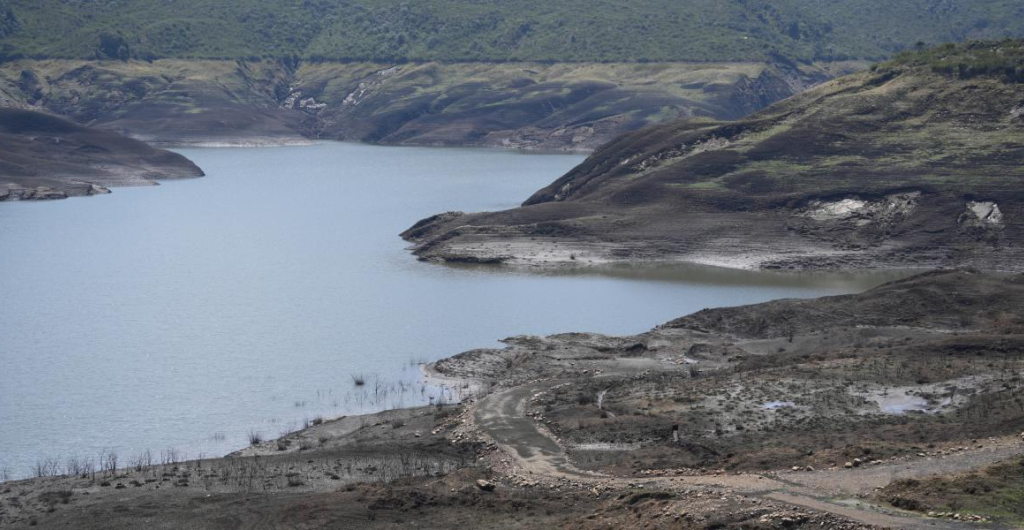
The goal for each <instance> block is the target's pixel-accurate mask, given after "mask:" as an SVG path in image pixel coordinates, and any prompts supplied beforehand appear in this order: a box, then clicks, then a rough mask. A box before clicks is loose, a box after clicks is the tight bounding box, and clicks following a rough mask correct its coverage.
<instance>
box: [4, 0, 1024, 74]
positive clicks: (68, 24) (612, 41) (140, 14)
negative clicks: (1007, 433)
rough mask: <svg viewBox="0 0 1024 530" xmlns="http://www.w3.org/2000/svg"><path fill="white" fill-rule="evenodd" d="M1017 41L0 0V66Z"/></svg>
mask: <svg viewBox="0 0 1024 530" xmlns="http://www.w3.org/2000/svg"><path fill="white" fill-rule="evenodd" d="M1021 34H1024V6H1022V5H1021V4H1020V3H1019V2H1015V1H1012V0H973V1H971V2H953V1H950V0H901V1H899V2H892V1H889V0H830V1H828V2H823V1H821V0H688V1H685V2H680V1H677V0H631V1H629V2H624V1H622V0H618V1H613V0H558V1H556V2H551V1H540V0H503V1H502V2H483V1H479V0H430V1H420V2H408V1H401V0H359V1H354V0H302V1H298V0H284V1H274V2H272V1H270V0H237V1H233V2H219V1H215V0H122V1H116V0H90V1H82V0H74V1H72V0H0V60H2V59H3V58H4V57H7V58H11V57H19V56H26V57H32V58H77V59H86V58H111V59H125V58H127V57H134V58H141V59H152V58H231V59H235V58H252V57H273V58H281V57H298V58H303V59H310V60H343V61H384V62H401V61H432V60H437V61H449V62H470V61H488V62H490V61H501V62H504V61H555V62H566V61H572V62H595V61H596V62H602V61H751V60H764V59H769V58H773V57H778V56H782V57H787V58H792V59H797V60H802V61H812V60H845V59H851V58H856V59H878V58H882V57H887V56H890V55H892V54H893V53H895V52H898V51H900V50H903V49H906V48H908V47H910V46H913V45H914V43H916V42H918V41H924V42H931V43H935V42H945V41H960V40H965V39H970V38H1000V37H1006V36H1014V35H1021ZM55 36H59V38H55Z"/></svg>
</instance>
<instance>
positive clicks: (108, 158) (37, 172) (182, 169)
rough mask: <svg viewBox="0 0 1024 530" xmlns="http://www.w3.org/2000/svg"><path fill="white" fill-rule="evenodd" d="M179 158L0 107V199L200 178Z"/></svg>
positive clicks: (137, 143) (119, 137) (46, 117)
mask: <svg viewBox="0 0 1024 530" xmlns="http://www.w3.org/2000/svg"><path fill="white" fill-rule="evenodd" d="M202 175H203V172H202V171H201V170H200V169H199V168H198V167H196V165H195V164H193V163H192V162H191V161H189V160H188V159H187V158H185V157H184V156H181V155H179V154H177V153H172V152H170V151H165V150H163V149H156V148H153V147H151V146H149V145H147V144H145V143H143V142H140V141H138V140H133V139H131V138H128V137H126V136H122V135H119V134H116V133H112V132H109V131H102V130H97V129H90V128H87V127H82V126H80V125H77V124H74V123H72V122H70V121H67V120H64V119H61V118H57V117H54V116H50V115H47V114H42V113H39V112H33V111H27V110H20V109H11V108H0V200H5V199H7V200H17V199H56V198H65V197H68V196H73V195H92V194H96V193H106V192H107V190H106V188H107V187H109V186H133V185H144V184H152V183H153V180H155V179H169V178H185V177H200V176H202Z"/></svg>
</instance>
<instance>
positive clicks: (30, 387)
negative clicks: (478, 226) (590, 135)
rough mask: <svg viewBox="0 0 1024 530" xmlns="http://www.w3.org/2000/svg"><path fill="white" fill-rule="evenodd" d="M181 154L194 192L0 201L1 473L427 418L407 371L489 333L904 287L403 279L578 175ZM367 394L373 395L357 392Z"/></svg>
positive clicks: (619, 278) (434, 160) (518, 276)
mask: <svg viewBox="0 0 1024 530" xmlns="http://www.w3.org/2000/svg"><path fill="white" fill-rule="evenodd" d="M180 152H182V153H184V154H185V155H186V156H188V157H190V158H192V159H193V160H194V161H195V162H196V163H197V164H199V165H200V166H201V167H202V168H203V169H204V170H205V171H206V173H207V174H208V177H206V178H203V179H197V180H188V181H176V182H167V183H164V184H163V185H161V186H159V187H146V188H129V189H126V188H119V189H115V190H114V194H113V195H110V196H104V197H96V198H89V199H72V200H67V201H59V202H52V203H11V204H3V205H0V248H3V250H2V251H0V292H2V293H3V296H4V298H3V302H2V303H0V329H2V330H3V332H4V338H3V341H2V343H0V365H2V366H3V369H2V370H0V448H2V450H0V469H2V468H8V469H9V470H10V471H11V472H12V474H13V475H14V476H25V475H27V474H29V473H30V470H31V468H32V466H33V465H34V464H35V462H36V461H37V460H38V459H40V458H43V457H53V458H58V459H61V460H63V459H65V458H67V457H69V456H72V455H85V456H93V457H95V456H96V455H97V454H98V453H99V452H100V451H105V450H112V451H116V452H118V453H119V454H121V455H122V458H127V457H128V456H129V455H131V454H134V453H139V452H142V451H146V450H149V451H151V452H152V453H153V454H159V452H160V451H163V450H169V449H174V450H176V451H180V452H182V453H186V454H188V455H189V456H191V457H196V456H198V455H200V454H204V455H206V456H219V455H222V454H225V453H227V452H230V451H232V450H234V449H237V448H240V447H242V446H244V445H246V443H247V442H246V437H247V433H249V432H250V431H258V432H260V433H261V434H263V435H264V436H265V437H276V436H278V435H279V434H280V433H282V432H285V431H288V430H291V429H294V428H297V427H300V426H301V423H302V422H303V421H304V420H306V419H310V418H313V417H316V416H318V415H322V416H325V417H336V416H341V415H350V414H359V413H364V412H371V411H374V410H379V409H381V408H391V407H400V406H412V405H418V404H421V403H426V402H427V400H428V399H429V397H430V395H431V390H430V389H426V388H423V386H422V385H421V384H420V383H418V377H419V370H418V368H417V366H416V365H417V363H419V362H429V361H433V360H437V359H439V358H443V357H446V356H450V355H454V354H456V353H459V352H461V351H464V350H467V349H472V348H479V347H496V346H500V344H498V343H497V342H496V341H497V340H498V339H501V338H504V337H507V336H511V335H519V334H551V333H559V332H569V331H595V332H602V333H608V334H628V333H639V332H642V331H645V330H647V329H649V328H651V327H653V326H655V325H658V324H660V323H662V322H665V321H667V320H670V319H672V318H675V317H679V316H682V315H685V314H687V313H691V312H694V311H698V310H700V309H703V308H707V307H718V306H730V305H739V304H748V303H756V302H761V301H767V300H771V299H776V298H784V297H816V296H823V295H831V294H840V293H849V292H857V291H862V290H864V289H867V288H869V287H872V286H874V285H877V284H880V283H882V282H884V281H887V280H889V279H894V278H897V277H901V276H903V275H904V274H902V273H897V272H889V273H836V274H831V273H830V274H825V273H809V274H777V273H761V272H747V271H732V270H719V269H711V268H704V267H682V266H680V267H669V266H658V267H621V266H619V267H614V268H609V269H605V270H571V271H557V272H538V271H523V270H509V269H503V268H494V267H464V266H460V267H448V266H441V265H435V264H427V263H420V262H417V261H416V260H415V258H414V257H412V256H411V255H410V254H409V253H408V252H407V251H406V246H407V245H406V243H405V242H404V241H402V240H401V239H400V238H399V237H398V236H397V234H398V233H399V232H401V231H402V230H404V229H405V228H408V227H409V226H410V225H412V224H413V223H414V222H416V221H417V220H419V219H421V218H423V217H426V216H428V215H432V214H435V213H439V212H443V211H447V210H465V211H479V210H497V209H503V208H509V207H513V206H515V205H516V204H517V203H518V202H519V201H521V200H523V199H525V198H526V197H528V196H529V195H530V194H531V193H533V192H534V191H535V190H537V189H539V188H540V187H542V186H544V185H546V184H548V183H550V182H551V181H552V180H554V179H555V178H557V177H558V176H560V175H561V174H563V173H565V172H566V171H568V170H569V169H570V168H572V167H573V166H574V165H576V164H578V163H579V162H580V161H582V159H583V157H581V156H578V155H527V154H520V153H514V152H507V151H495V150H480V149H472V150H471V149H428V148H399V147H375V146H366V145H355V144H344V143H321V144H317V145H314V146H303V147H280V148H253V149H182V150H180ZM360 374H361V375H364V376H365V377H367V378H368V379H369V382H368V384H367V385H365V386H364V387H362V388H357V387H355V386H354V385H353V382H352V377H353V376H354V375H360ZM378 381H379V385H380V386H382V387H383V388H384V389H385V390H386V391H385V394H386V395H385V396H383V397H380V396H379V395H378V396H370V395H369V394H373V393H374V388H373V387H374V386H375V384H374V383H375V382H378Z"/></svg>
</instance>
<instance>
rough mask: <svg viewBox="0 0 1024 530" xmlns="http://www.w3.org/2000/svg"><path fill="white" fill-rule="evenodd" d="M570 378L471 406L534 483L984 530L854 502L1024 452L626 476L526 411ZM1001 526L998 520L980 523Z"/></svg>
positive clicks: (1009, 448)
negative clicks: (574, 456)
mask: <svg viewBox="0 0 1024 530" xmlns="http://www.w3.org/2000/svg"><path fill="white" fill-rule="evenodd" d="M563 382H565V381H558V380H552V381H544V382H539V383H532V384H528V385H523V386H519V387H515V388H512V389H509V390H505V391H503V392H498V393H494V394H490V395H488V396H486V397H484V398H483V399H481V400H479V401H478V402H477V403H475V404H474V405H473V406H472V408H471V409H470V419H471V425H472V426H473V427H474V428H475V429H476V430H477V431H478V432H480V433H481V434H483V435H485V436H486V437H488V438H490V439H491V441H493V442H494V443H495V444H496V445H497V446H498V447H499V448H500V449H501V450H502V451H503V452H504V453H505V454H506V455H507V456H508V458H510V459H511V460H512V461H513V462H514V467H515V468H516V469H517V471H518V473H520V474H521V475H523V476H530V477H531V478H532V479H535V480H537V481H543V480H545V479H547V480H569V481H574V482H578V483H583V484H595V485H596V484H604V485H609V484H614V485H616V486H621V487H628V485H630V484H650V485H657V486H659V487H666V488H676V489H681V488H687V487H690V488H692V487H706V488H717V489H723V490H728V491H731V492H734V493H737V494H740V495H746V496H757V497H764V498H768V499H772V500H776V501H779V502H783V503H786V504H790V505H793V506H799V507H802V508H808V509H813V510H817V511H822V512H828V513H832V514H835V515H839V516H842V517H846V518H848V519H851V520H854V521H857V522H860V523H863V524H869V525H875V526H882V527H891V528H910V529H916V528H920V529H932V530H934V529H947V528H948V529H957V528H979V525H978V524H969V523H961V522H957V521H952V520H946V519H931V518H925V517H921V516H917V515H915V514H910V513H906V512H898V511H895V510H890V509H885V508H881V507H877V506H873V505H870V504H866V503H863V502H848V503H841V502H839V501H838V500H837V499H840V500H841V499H845V500H849V501H853V499H854V498H855V497H856V496H857V495H860V494H866V493H870V492H872V491H873V490H874V489H875V488H880V487H884V486H885V485H887V484H889V482H891V481H892V480H894V479H899V478H911V477H922V476H928V475H933V474H936V473H953V472H965V471H971V470H975V469H979V468H982V467H985V466H987V465H989V464H992V463H994V462H997V461H999V460H1004V459H1006V458H1010V457H1012V456H1014V455H1017V454H1020V453H1021V447H1020V445H1019V444H1017V443H1013V442H1008V443H1003V444H996V445H993V446H990V447H987V448H984V449H973V450H969V451H964V452H961V453H959V454H957V455H955V456H952V457H950V458H922V459H921V460H917V461H902V462H896V463H889V464H882V465H876V466H870V467H865V468H860V469H855V470H845V469H843V470H822V471H813V472H800V473H784V474H782V475H778V474H774V473H769V474H759V475H754V474H738V475H706V476H681V477H652V478H632V477H631V478H623V477H616V476H610V475H603V474H599V473H595V472H590V471H583V470H579V469H576V468H575V467H574V466H573V464H572V462H571V461H570V459H569V457H568V455H567V454H566V452H565V450H564V448H563V447H562V446H561V445H560V444H559V443H558V442H557V441H556V440H555V439H554V437H553V436H552V435H551V434H550V433H549V432H548V431H547V429H546V428H544V427H543V425H542V424H540V423H538V422H537V421H535V420H534V419H532V418H530V417H529V416H527V415H526V410H527V406H528V403H529V401H530V398H531V397H533V396H534V395H535V394H537V393H539V392H543V391H546V390H549V389H551V388H553V387H555V386H557V385H558V384H560V383H563ZM983 527H985V528H997V526H995V525H983Z"/></svg>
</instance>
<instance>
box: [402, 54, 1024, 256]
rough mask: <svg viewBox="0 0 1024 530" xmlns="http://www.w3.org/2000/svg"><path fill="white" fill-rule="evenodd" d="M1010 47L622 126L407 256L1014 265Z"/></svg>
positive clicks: (1021, 140)
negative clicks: (753, 105)
mask: <svg viewBox="0 0 1024 530" xmlns="http://www.w3.org/2000/svg"><path fill="white" fill-rule="evenodd" d="M1022 48H1024V45H1022V44H1021V42H1019V41H1008V42H1001V43H989V44H974V45H968V46H960V47H947V48H943V49H939V50H938V51H935V52H922V53H921V54H919V55H918V56H908V57H904V58H901V59H900V60H898V61H894V62H891V63H886V64H883V65H880V66H878V67H876V68H873V69H872V70H871V71H867V72H862V73H859V74H854V75H850V76H847V77H843V78H841V79H837V80H835V81H832V82H829V83H827V84H825V85H823V86H821V87H818V88H815V89H811V90H809V91H807V92H805V93H803V94H800V95H798V96H796V97H793V98H790V99H788V100H785V101H783V102H780V103H778V104H775V105H773V106H771V107H769V108H767V109H765V110H763V111H761V112H759V113H756V114H754V115H752V116H750V117H749V118H745V119H742V120H739V121H734V122H717V121H711V120H684V121H681V122H676V123H671V124H666V125H661V126H656V127H652V128H648V129H644V130H641V131H638V132H636V133H632V134H628V135H625V136H623V137H621V138H618V139H616V140H615V141H613V142H611V143H609V144H608V145H606V146H604V147H603V148H601V149H599V150H598V151H597V152H595V153H594V154H593V155H592V156H591V157H590V158H589V159H587V160H586V161H585V162H584V163H583V164H582V165H580V166H579V167H577V168H575V169H574V170H573V171H571V172H569V173H568V174H567V175H565V176H563V177H562V178H560V179H558V180H557V181H555V182H554V183H552V184H551V185H550V186H548V187H546V188H544V189H542V190H540V191H538V192H537V193H536V194H535V195H534V196H533V197H531V198H530V199H528V200H527V201H526V203H525V205H524V207H523V208H519V209H516V210H511V211H507V212H498V213H493V214H476V215H464V216H461V217H459V218H457V219H442V220H440V221H437V222H433V223H428V225H427V226H421V227H419V228H418V230H417V234H415V237H414V238H413V239H415V240H416V241H417V242H418V244H419V246H418V247H417V253H418V254H419V255H420V256H421V257H423V258H425V259H439V260H469V259H471V260H477V261H480V260H487V261H507V262H552V261H566V262H568V261H573V262H576V263H583V262H587V261H588V260H589V261H594V262H600V261H609V260H630V259H640V260H645V259H655V260H658V259H673V260H686V261H694V262H701V263H713V264H720V265H727V266H736V267H794V268H807V267H810V268H817V267H873V266H885V267H899V266H942V265H955V264H970V265H976V266H980V267H985V268H997V269H1014V270H1019V269H1021V268H1022V267H1024V265H1022V263H1024V261H1022V260H1021V258H1022V257H1024V255H1022V245H1024V236H1022V228H1024V191H1022V190H1024V187H1022V186H1021V184H1022V183H1024V169H1022V167H1024V165H1022V162H1024V147H1022V146H1024V120H1022V116H1024V112H1022V111H1021V108H1022V103H1021V102H1022V101H1024V84H1021V83H1020V82H1018V77H1020V76H1019V73H1020V72H1022V71H1024V63H1020V59H1019V58H1020V57H1021V56H1022V55H1021V53H1020V52H1021V50H1022ZM929 54H933V55H929ZM1003 63H1006V64H1003ZM412 236H413V234H410V237H412ZM570 258H571V259H570Z"/></svg>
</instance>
